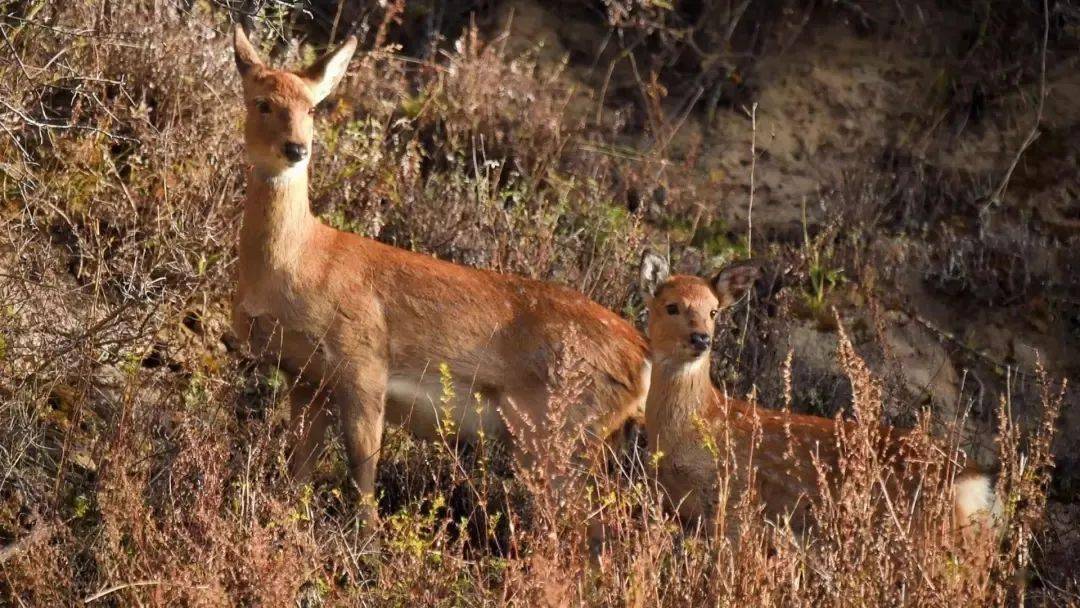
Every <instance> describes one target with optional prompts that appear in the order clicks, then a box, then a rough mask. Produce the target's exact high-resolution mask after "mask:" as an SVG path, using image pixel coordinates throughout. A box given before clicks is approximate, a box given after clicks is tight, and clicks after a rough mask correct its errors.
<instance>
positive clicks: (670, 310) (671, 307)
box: [667, 304, 679, 315]
mask: <svg viewBox="0 0 1080 608" xmlns="http://www.w3.org/2000/svg"><path fill="white" fill-rule="evenodd" d="M667 314H669V315H677V314H679V305H678V304H668V305H667Z"/></svg>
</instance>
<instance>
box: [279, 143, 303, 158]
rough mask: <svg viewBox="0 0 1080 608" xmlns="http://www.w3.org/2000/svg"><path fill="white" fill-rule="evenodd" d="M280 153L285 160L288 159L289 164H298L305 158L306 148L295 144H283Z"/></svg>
mask: <svg viewBox="0 0 1080 608" xmlns="http://www.w3.org/2000/svg"><path fill="white" fill-rule="evenodd" d="M282 151H283V152H284V153H285V158H287V159H289V162H291V163H298V162H300V161H302V160H304V157H305V156H307V147H305V146H304V145H303V144H297V143H293V142H291V141H290V142H289V143H287V144H285V147H284V148H283V149H282Z"/></svg>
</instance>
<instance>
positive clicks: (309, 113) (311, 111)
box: [307, 106, 315, 116]
mask: <svg viewBox="0 0 1080 608" xmlns="http://www.w3.org/2000/svg"><path fill="white" fill-rule="evenodd" d="M307 113H308V116H314V115H315V106H311V107H310V108H308V111H307Z"/></svg>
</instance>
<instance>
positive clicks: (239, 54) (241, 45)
mask: <svg viewBox="0 0 1080 608" xmlns="http://www.w3.org/2000/svg"><path fill="white" fill-rule="evenodd" d="M233 53H234V55H235V56H236V69H237V70H238V71H239V72H240V76H241V77H247V75H248V74H250V73H251V72H252V70H254V69H256V68H261V67H263V62H262V60H261V59H259V54H258V53H257V52H255V47H253V46H251V42H250V41H249V40H248V37H247V34H245V33H244V26H242V25H240V24H239V23H237V24H236V25H235V26H234V27H233Z"/></svg>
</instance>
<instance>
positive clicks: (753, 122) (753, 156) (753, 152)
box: [746, 101, 757, 256]
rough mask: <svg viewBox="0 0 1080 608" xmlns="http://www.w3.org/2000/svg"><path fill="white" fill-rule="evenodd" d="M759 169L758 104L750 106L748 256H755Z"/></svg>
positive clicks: (747, 213) (747, 210)
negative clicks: (755, 176)
mask: <svg viewBox="0 0 1080 608" xmlns="http://www.w3.org/2000/svg"><path fill="white" fill-rule="evenodd" d="M756 169H757V102H756V101H755V102H754V103H753V105H751V106H750V202H749V204H748V205H747V208H746V254H747V255H748V256H753V254H754V247H753V245H754V173H755V170H756Z"/></svg>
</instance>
